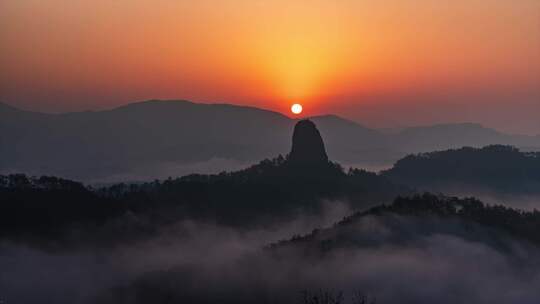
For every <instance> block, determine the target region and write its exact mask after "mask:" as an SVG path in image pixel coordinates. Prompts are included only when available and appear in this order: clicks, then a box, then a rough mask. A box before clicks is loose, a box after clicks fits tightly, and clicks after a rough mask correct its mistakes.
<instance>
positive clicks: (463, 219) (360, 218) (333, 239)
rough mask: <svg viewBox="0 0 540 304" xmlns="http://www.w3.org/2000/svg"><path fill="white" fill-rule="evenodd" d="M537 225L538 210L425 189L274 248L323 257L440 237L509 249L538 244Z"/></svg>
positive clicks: (497, 248)
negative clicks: (517, 242)
mask: <svg viewBox="0 0 540 304" xmlns="http://www.w3.org/2000/svg"><path fill="white" fill-rule="evenodd" d="M539 229H540V213H539V212H537V211H534V212H525V211H521V210H518V209H512V208H508V207H504V206H497V205H496V206H489V205H485V204H484V203H482V202H481V201H479V200H477V199H474V198H464V199H460V198H457V197H446V196H442V195H433V194H430V193H425V194H421V195H419V194H417V195H414V196H410V197H398V198H396V199H395V201H394V202H393V203H392V204H390V205H381V206H377V207H374V208H371V209H369V210H367V211H362V212H357V213H355V214H353V215H351V216H349V217H346V218H344V219H343V220H342V221H340V222H338V223H336V224H335V225H333V226H332V227H330V228H326V229H318V230H315V231H313V232H312V233H310V234H308V235H305V236H296V237H293V238H292V239H290V240H287V241H282V242H279V243H276V244H273V245H271V246H270V248H272V249H274V250H277V252H276V253H279V251H280V250H281V251H283V252H288V250H290V249H294V250H301V251H302V253H303V254H304V255H306V256H320V255H321V254H325V253H328V252H329V251H333V250H339V249H351V248H364V249H366V248H370V247H371V248H373V247H375V248H377V247H379V246H417V245H418V244H419V242H422V240H423V239H425V238H427V237H430V236H433V235H439V236H452V237H454V238H459V239H464V240H467V241H470V242H480V243H484V244H485V245H487V246H490V247H493V248H495V249H496V250H502V251H510V250H512V249H513V248H512V247H513V245H512V239H513V238H515V239H521V240H527V241H530V242H533V243H536V244H540V236H539V235H538V230H539ZM414 244H416V245H414Z"/></svg>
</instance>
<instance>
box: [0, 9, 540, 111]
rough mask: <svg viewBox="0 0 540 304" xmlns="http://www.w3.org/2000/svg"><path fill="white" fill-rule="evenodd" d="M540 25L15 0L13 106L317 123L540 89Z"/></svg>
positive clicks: (473, 13)
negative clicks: (294, 116)
mask: <svg viewBox="0 0 540 304" xmlns="http://www.w3.org/2000/svg"><path fill="white" fill-rule="evenodd" d="M383 2H384V3H383ZM538 20H540V2H539V1H538V0H516V1H505V0H472V1H470V0H458V1H452V2H448V3H441V2H439V1H431V0H389V1H380V2H363V1H353V0H336V1H325V0H299V1H288V0H275V1H265V0H258V1H251V0H249V1H248V0H222V1H212V0H200V1H187V0H179V1H168V0H156V1H143V0H130V1H128V0H119V1H105V0H97V1H69V0H51V1H39V0H4V1H2V3H1V4H0V37H1V38H0V39H1V40H2V41H1V43H2V53H1V54H0V65H1V66H2V70H1V71H0V92H1V95H0V98H1V99H2V100H3V101H5V102H12V103H14V104H15V105H16V104H17V103H19V104H21V105H26V107H27V108H37V109H41V110H47V109H57V110H80V109H87V108H107V107H113V106H116V105H118V104H123V103H126V102H129V101H134V100H143V99H150V98H184V99H190V100H194V101H206V102H231V103H237V104H245V105H252V106H257V107H263V108H268V109H273V110H277V111H280V112H282V113H288V111H289V109H288V108H289V102H288V101H290V100H302V102H303V103H304V105H306V106H309V109H310V114H311V113H321V112H324V111H332V112H335V111H338V112H339V111H340V109H344V108H351V107H353V106H358V107H360V106H363V105H366V104H370V103H381V102H383V101H382V100H383V99H384V98H379V96H381V95H385V96H386V95H392V98H391V99H392V100H405V99H406V98H404V97H406V96H409V97H410V96H413V97H414V96H416V95H422V96H425V95H426V94H431V93H432V92H439V93H440V92H443V93H441V94H442V95H444V96H446V95H452V96H454V95H456V96H460V94H462V95H463V94H465V93H466V92H475V93H476V92H483V91H487V90H493V89H497V90H504V92H502V93H503V94H506V93H508V94H509V95H510V94H512V93H513V92H528V91H534V93H536V92H537V90H536V89H534V88H535V87H537V83H538V79H539V77H540V52H539V51H540V27H539V26H538ZM447 92H448V93H447ZM493 94H494V95H497V94H495V93H493ZM498 95H501V94H498ZM413 97H410V98H413ZM393 102H394V101H393ZM400 102H406V101H400ZM342 111H343V110H342Z"/></svg>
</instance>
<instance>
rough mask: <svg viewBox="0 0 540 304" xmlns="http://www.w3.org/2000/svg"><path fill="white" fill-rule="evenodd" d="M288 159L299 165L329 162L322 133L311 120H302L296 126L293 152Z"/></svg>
mask: <svg viewBox="0 0 540 304" xmlns="http://www.w3.org/2000/svg"><path fill="white" fill-rule="evenodd" d="M288 161H289V162H290V163H291V164H297V165H318V164H326V163H328V155H326V149H325V147H324V142H323V140H322V138H321V134H320V133H319V130H317V127H316V126H315V124H314V123H313V122H311V121H310V120H301V121H299V122H298V123H297V124H296V125H295V126H294V133H293V138H292V148H291V153H289V156H288Z"/></svg>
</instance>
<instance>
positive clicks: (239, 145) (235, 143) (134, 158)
mask: <svg viewBox="0 0 540 304" xmlns="http://www.w3.org/2000/svg"><path fill="white" fill-rule="evenodd" d="M0 117H2V119H1V120H0V143H1V146H0V153H2V155H3V159H2V160H0V173H13V172H24V173H28V174H35V175H42V174H48V175H57V176H62V177H66V178H73V179H79V180H86V181H88V180H94V181H104V180H105V181H107V180H109V181H111V180H110V179H114V176H122V179H132V180H133V179H136V180H140V179H153V178H165V177H167V176H178V175H184V174H188V173H193V171H198V169H197V167H193V166H203V167H204V166H205V165H204V164H206V163H211V165H209V167H208V168H206V169H204V170H206V171H203V172H200V173H212V172H219V171H222V170H223V169H227V170H230V169H239V168H240V167H245V166H246V165H248V164H250V163H251V164H252V163H254V162H256V161H257V160H259V159H264V158H269V157H272V156H274V155H278V154H285V152H286V151H287V150H288V145H289V140H288V134H290V132H291V131H292V129H293V127H294V124H295V123H296V122H297V121H298V119H296V118H291V117H288V116H286V115H283V114H281V113H278V112H274V111H269V110H265V109H260V108H256V107H249V106H237V105H230V104H224V103H217V104H199V103H194V102H191V101H187V100H147V101H140V102H136V103H130V104H127V105H124V106H121V107H116V108H113V109H109V110H102V111H86V112H70V113H62V114H47V113H40V112H31V111H25V110H19V109H17V108H14V107H11V106H9V105H6V104H3V105H2V106H0ZM310 119H311V120H313V122H315V123H316V124H317V126H318V129H319V131H320V133H321V135H322V136H323V137H324V138H325V142H326V150H327V153H328V156H329V157H330V158H331V159H335V160H337V161H339V162H340V163H342V164H343V165H345V166H353V167H368V168H371V169H373V168H387V167H388V166H390V165H391V164H393V163H394V162H395V161H397V160H398V159H400V158H402V157H404V156H405V155H407V154H410V153H420V152H428V151H433V150H442V149H447V148H456V147H461V146H469V145H471V146H485V145H488V144H511V145H515V146H518V147H522V146H523V147H528V148H530V149H532V150H534V149H536V147H540V137H516V136H514V137H513V136H502V135H500V133H498V132H497V131H493V130H491V129H487V128H480V129H479V130H480V131H474V132H473V131H463V128H458V131H452V132H446V133H448V134H445V133H444V132H440V131H439V130H438V129H440V128H435V131H429V130H432V129H429V130H428V132H427V133H429V134H430V136H425V134H426V131H425V130H426V129H425V128H424V129H420V131H419V129H410V130H409V131H408V132H404V133H401V134H386V133H384V132H381V131H379V130H376V129H371V128H367V127H365V126H362V125H361V124H359V123H357V122H354V121H351V120H347V119H343V118H341V117H339V116H337V115H318V116H313V117H310ZM465 126H468V127H469V128H471V126H473V127H474V128H479V127H478V126H479V125H465ZM446 128H450V129H452V130H455V128H451V127H448V126H447V127H446ZM486 130H487V131H486ZM467 134H472V135H470V136H469V135H467ZM493 134H495V135H494V136H492V135H493ZM449 139H451V140H449ZM538 149H540V148H538ZM215 160H223V161H225V162H226V163H227V164H229V165H226V167H222V166H224V165H222V164H221V163H222V161H218V163H216V162H215ZM196 164H202V165H196ZM375 170H379V169H375ZM130 176H133V177H130ZM112 181H118V180H112Z"/></svg>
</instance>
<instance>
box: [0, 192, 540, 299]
mask: <svg viewBox="0 0 540 304" xmlns="http://www.w3.org/2000/svg"><path fill="white" fill-rule="evenodd" d="M327 206H328V207H327V208H326V212H325V213H324V215H321V216H312V217H303V216H298V218H297V219H296V220H294V221H291V222H289V223H286V224H282V225H278V226H274V227H269V228H267V229H258V230H252V231H241V230H235V229H232V228H228V227H222V226H216V225H213V224H210V223H201V222H194V221H183V222H179V223H177V224H176V225H174V227H167V228H163V230H162V231H161V233H160V234H159V237H155V238H153V239H151V240H145V241H141V242H138V243H134V244H129V245H128V244H118V245H117V246H116V247H114V248H93V249H91V250H89V249H77V250H68V249H66V250H54V251H52V250H41V249H37V248H35V247H30V246H26V245H21V244H13V243H3V244H1V248H0V269H1V271H0V301H1V302H2V303H6V304H8V303H44V302H45V303H70V304H71V303H93V302H99V303H161V302H163V303H171V302H175V303H182V302H183V303H190V302H191V303H303V302H302V291H303V290H309V291H317V290H320V289H322V290H329V291H335V292H337V291H343V292H344V293H345V300H347V302H350V299H351V296H352V295H353V294H354V293H355V292H361V293H363V294H365V295H368V296H370V297H371V298H376V299H377V303H473V302H474V303H490V304H491V303H522V304H523V303H538V300H539V299H540V251H539V250H538V248H537V247H536V246H533V245H531V244H528V243H526V242H520V241H515V240H510V239H507V240H506V241H505V243H506V246H505V247H506V248H510V249H508V250H499V249H497V248H496V247H493V246H490V244H489V242H487V241H486V242H483V241H471V240H466V239H464V238H460V237H459V236H456V235H451V234H441V233H436V234H427V235H425V236H422V237H420V238H418V239H415V240H413V239H410V240H409V239H408V238H404V237H403V238H404V239H403V241H404V242H398V243H392V242H386V241H384V240H385V238H382V236H385V235H387V234H388V233H390V232H389V230H388V228H387V227H385V224H384V222H383V221H380V220H379V219H377V218H371V219H370V220H367V221H364V222H363V224H362V225H358V227H357V233H358V236H359V237H360V236H362V237H364V238H365V237H371V238H374V239H380V244H379V245H377V246H370V247H365V248H342V249H337V250H334V251H333V252H332V253H331V254H329V255H327V256H325V257H324V258H321V259H307V258H305V257H304V256H302V255H301V254H300V253H299V252H295V251H291V252H290V253H288V254H286V255H285V256H283V255H281V256H280V257H279V258H278V257H275V256H273V255H271V254H269V253H268V251H267V250H263V249H262V248H263V247H264V246H265V245H266V244H268V243H271V242H275V241H277V240H280V239H284V238H289V237H290V236H292V235H295V234H299V233H300V234H303V233H307V232H309V231H311V230H312V229H313V228H316V227H321V226H329V225H331V223H333V222H335V221H337V220H339V219H341V218H342V217H343V216H344V215H347V214H348V213H349V210H348V208H347V207H346V205H344V204H342V203H335V202H329V203H328V204H327ZM409 221H414V219H409ZM438 225H454V224H451V223H445V222H442V221H441V222H440V223H439V224H438ZM408 227H410V225H409V226H408ZM424 228H425V227H424ZM448 229H449V230H452V229H454V228H453V227H451V226H449V228H448ZM409 232H410V231H409ZM404 235H406V234H404ZM487 238H489V233H487V234H486V239H487Z"/></svg>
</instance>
